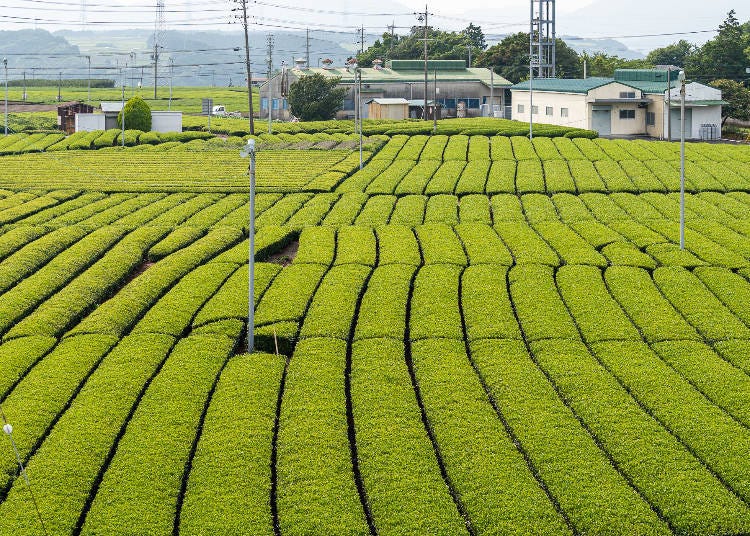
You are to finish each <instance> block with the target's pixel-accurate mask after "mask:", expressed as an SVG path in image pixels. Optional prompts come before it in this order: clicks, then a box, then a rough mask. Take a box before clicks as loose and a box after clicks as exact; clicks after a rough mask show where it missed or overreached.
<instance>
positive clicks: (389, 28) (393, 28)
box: [387, 20, 396, 59]
mask: <svg viewBox="0 0 750 536" xmlns="http://www.w3.org/2000/svg"><path fill="white" fill-rule="evenodd" d="M387 28H388V30H389V31H390V32H391V42H390V43H388V58H387V59H391V51H392V50H393V42H394V41H395V40H396V33H395V31H396V21H395V20H394V21H393V22H392V23H391V24H390V26H388V27H387Z"/></svg>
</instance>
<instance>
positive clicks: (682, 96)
mask: <svg viewBox="0 0 750 536" xmlns="http://www.w3.org/2000/svg"><path fill="white" fill-rule="evenodd" d="M679 81H680V249H685V71H680V74H679Z"/></svg>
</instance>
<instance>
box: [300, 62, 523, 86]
mask: <svg viewBox="0 0 750 536" xmlns="http://www.w3.org/2000/svg"><path fill="white" fill-rule="evenodd" d="M290 71H291V73H292V75H293V76H296V77H297V78H300V77H303V76H307V75H311V74H321V75H323V76H325V77H326V78H334V77H338V78H341V82H342V83H343V84H352V83H354V69H346V68H345V67H342V68H335V69H323V68H320V67H312V68H310V69H291V70H290ZM429 77H430V81H429V83H430V84H433V83H434V80H435V73H434V72H432V73H429ZM491 78H492V75H491V73H490V70H489V69H485V68H483V67H472V68H465V69H462V70H456V71H437V81H438V84H440V82H481V83H483V84H485V85H486V86H487V87H489V86H490V82H491ZM389 82H394V83H407V82H415V83H416V82H421V83H423V84H424V71H423V70H414V71H408V70H401V71H396V70H393V69H388V68H382V69H373V68H371V67H365V68H362V83H363V84H384V83H389ZM493 85H494V87H496V88H503V87H510V86H511V85H512V84H511V83H510V82H509V81H508V80H506V79H505V78H503V77H502V76H500V75H499V74H496V75H495V76H494V83H493Z"/></svg>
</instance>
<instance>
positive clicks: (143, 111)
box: [117, 97, 151, 132]
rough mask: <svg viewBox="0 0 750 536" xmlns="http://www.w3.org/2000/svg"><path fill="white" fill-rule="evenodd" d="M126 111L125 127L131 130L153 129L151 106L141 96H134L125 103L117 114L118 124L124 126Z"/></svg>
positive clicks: (145, 130)
mask: <svg viewBox="0 0 750 536" xmlns="http://www.w3.org/2000/svg"><path fill="white" fill-rule="evenodd" d="M123 112H124V113H125V128H127V129H130V130H142V131H144V132H148V131H149V130H151V108H150V107H149V105H148V104H147V103H146V101H145V100H143V99H142V98H140V97H133V98H131V99H130V100H129V101H128V102H126V103H125V108H123V109H122V110H121V111H120V113H119V114H117V126H118V127H120V128H122V114H123Z"/></svg>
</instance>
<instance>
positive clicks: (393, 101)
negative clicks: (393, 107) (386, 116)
mask: <svg viewBox="0 0 750 536" xmlns="http://www.w3.org/2000/svg"><path fill="white" fill-rule="evenodd" d="M371 102H376V103H378V104H382V105H386V106H387V105H389V104H402V105H403V104H409V101H408V100H406V99H397V98H382V99H370V100H368V101H367V103H368V104H369V103H371Z"/></svg>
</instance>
